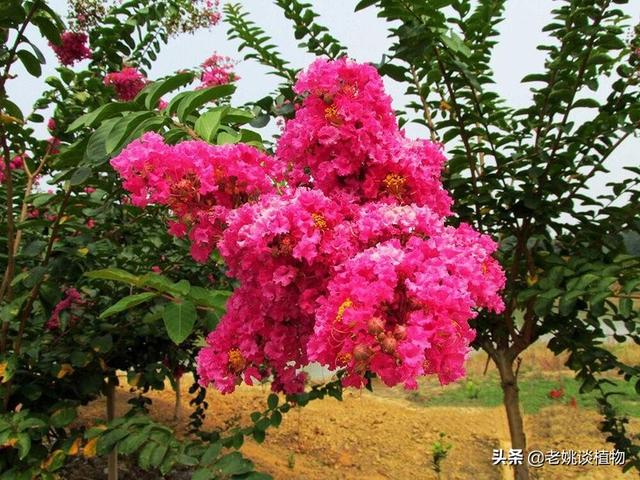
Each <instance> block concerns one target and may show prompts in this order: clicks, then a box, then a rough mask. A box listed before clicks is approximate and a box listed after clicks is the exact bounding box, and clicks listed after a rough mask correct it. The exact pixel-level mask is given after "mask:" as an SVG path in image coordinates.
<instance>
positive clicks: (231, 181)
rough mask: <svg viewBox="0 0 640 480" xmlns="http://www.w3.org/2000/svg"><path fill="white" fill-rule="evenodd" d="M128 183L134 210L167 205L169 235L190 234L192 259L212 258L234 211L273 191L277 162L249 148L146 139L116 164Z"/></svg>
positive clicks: (150, 135) (154, 137)
mask: <svg viewBox="0 0 640 480" xmlns="http://www.w3.org/2000/svg"><path fill="white" fill-rule="evenodd" d="M111 164H112V165H113V167H114V168H115V169H116V170H117V171H118V172H119V173H120V175H121V176H122V177H123V178H124V179H125V181H124V187H125V188H126V189H127V190H129V191H130V192H131V201H132V204H133V205H136V206H139V207H144V206H146V205H148V204H149V203H156V204H162V205H167V206H168V207H169V209H170V210H171V212H172V213H173V215H174V217H175V220H173V221H171V222H170V226H169V232H170V233H171V234H172V235H175V236H178V237H181V236H183V235H185V234H187V233H188V234H189V239H190V240H191V254H192V256H193V257H194V258H195V259H196V260H198V261H201V262H204V261H206V260H207V259H208V258H209V254H210V253H211V251H212V250H213V248H214V247H215V244H216V242H217V240H218V239H219V238H220V236H221V234H222V231H223V229H224V226H225V221H226V217H227V215H228V213H229V212H230V211H231V210H232V209H233V208H235V207H237V206H239V205H241V204H243V203H246V202H247V201H249V200H251V199H255V198H257V197H258V196H260V195H261V194H263V193H267V192H270V191H273V190H274V187H273V183H272V181H271V180H270V178H272V177H274V176H277V175H281V174H279V173H278V172H277V170H276V165H277V164H276V161H275V160H274V159H272V158H270V157H268V156H267V155H265V154H264V153H262V152H260V151H259V150H257V149H255V148H252V147H249V146H247V145H243V144H240V145H225V146H221V147H216V146H213V145H210V144H208V143H205V142H201V141H188V142H182V143H180V144H178V145H175V146H172V145H167V144H166V143H164V140H163V138H162V137H161V136H160V135H158V134H156V133H146V134H145V135H143V137H142V138H140V139H139V140H136V141H135V142H133V143H131V144H130V145H129V146H128V147H127V148H126V149H125V150H124V151H123V152H122V153H121V154H120V155H119V156H118V157H116V158H114V159H113V160H112V161H111Z"/></svg>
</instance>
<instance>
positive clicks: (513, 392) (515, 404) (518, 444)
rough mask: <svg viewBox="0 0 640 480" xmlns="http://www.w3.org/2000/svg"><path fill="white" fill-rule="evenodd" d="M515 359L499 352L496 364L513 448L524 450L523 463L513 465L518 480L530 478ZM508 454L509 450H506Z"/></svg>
mask: <svg viewBox="0 0 640 480" xmlns="http://www.w3.org/2000/svg"><path fill="white" fill-rule="evenodd" d="M513 363H514V362H513V359H512V358H506V356H505V355H504V354H499V356H498V358H496V366H497V367H498V372H499V373H500V381H501V382H500V383H501V386H502V391H503V394H504V397H503V403H504V408H505V410H506V412H507V420H508V422H509V434H510V435H511V448H513V449H518V450H522V454H523V457H524V459H523V461H522V464H519V465H513V469H514V473H515V478H516V480H528V479H529V470H528V468H527V467H528V465H527V439H526V436H525V433H524V423H523V421H522V412H521V411H520V396H519V393H518V391H519V389H518V378H517V377H516V375H515V373H514V370H513ZM505 453H506V454H508V452H505Z"/></svg>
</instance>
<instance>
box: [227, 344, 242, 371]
mask: <svg viewBox="0 0 640 480" xmlns="http://www.w3.org/2000/svg"><path fill="white" fill-rule="evenodd" d="M227 356H228V357H229V370H231V371H232V372H235V373H240V372H241V371H242V370H244V367H245V365H246V361H245V359H244V357H243V356H242V353H240V350H238V349H237V348H232V349H231V350H229V352H228V353H227Z"/></svg>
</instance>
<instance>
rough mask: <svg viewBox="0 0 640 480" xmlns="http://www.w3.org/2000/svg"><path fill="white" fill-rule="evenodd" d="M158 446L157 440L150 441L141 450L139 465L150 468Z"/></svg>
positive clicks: (145, 468)
mask: <svg viewBox="0 0 640 480" xmlns="http://www.w3.org/2000/svg"><path fill="white" fill-rule="evenodd" d="M157 447H158V444H157V443H156V442H148V443H147V444H146V445H145V446H144V448H143V449H142V450H140V454H139V455H138V465H140V467H141V468H142V469H143V470H149V468H150V467H151V458H152V455H153V451H154V450H155V449H156V448H157Z"/></svg>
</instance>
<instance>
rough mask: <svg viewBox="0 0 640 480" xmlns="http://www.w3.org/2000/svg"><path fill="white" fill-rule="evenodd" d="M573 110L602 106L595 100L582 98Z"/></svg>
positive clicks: (575, 103) (576, 102) (574, 105)
mask: <svg viewBox="0 0 640 480" xmlns="http://www.w3.org/2000/svg"><path fill="white" fill-rule="evenodd" d="M573 108H600V104H599V103H598V101H597V100H595V99H593V98H581V99H580V100H576V101H575V102H574V104H573Z"/></svg>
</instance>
